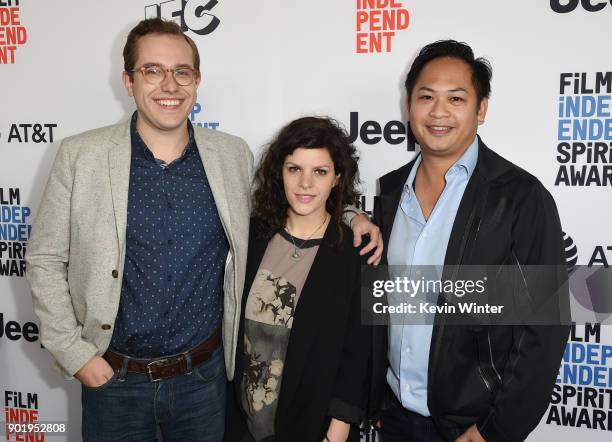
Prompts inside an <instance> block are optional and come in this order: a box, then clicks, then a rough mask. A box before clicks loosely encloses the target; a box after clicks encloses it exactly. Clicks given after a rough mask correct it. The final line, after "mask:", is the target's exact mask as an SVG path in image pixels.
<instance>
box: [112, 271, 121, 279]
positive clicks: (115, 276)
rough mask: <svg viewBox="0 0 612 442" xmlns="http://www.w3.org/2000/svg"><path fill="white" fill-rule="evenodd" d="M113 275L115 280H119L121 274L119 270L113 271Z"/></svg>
mask: <svg viewBox="0 0 612 442" xmlns="http://www.w3.org/2000/svg"><path fill="white" fill-rule="evenodd" d="M111 275H112V276H113V278H115V279H116V278H119V272H118V271H117V270H113V271H112V272H111Z"/></svg>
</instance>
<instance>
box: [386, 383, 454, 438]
mask: <svg viewBox="0 0 612 442" xmlns="http://www.w3.org/2000/svg"><path fill="white" fill-rule="evenodd" d="M390 395H391V396H392V398H391V400H390V404H389V407H388V408H387V409H386V410H384V411H383V413H382V415H381V417H380V424H381V429H380V431H379V434H380V435H381V436H382V440H381V442H446V440H445V439H444V438H443V437H442V435H441V434H440V433H439V432H438V430H437V429H436V426H435V425H434V422H433V420H432V419H431V418H430V417H425V416H421V415H420V414H418V413H414V412H412V411H408V410H406V409H405V408H404V407H403V406H402V404H401V403H400V402H399V401H398V400H397V398H396V397H395V395H394V394H393V393H391V394H390ZM461 433H463V431H460V430H457V437H458V436H459V435H460V434H461Z"/></svg>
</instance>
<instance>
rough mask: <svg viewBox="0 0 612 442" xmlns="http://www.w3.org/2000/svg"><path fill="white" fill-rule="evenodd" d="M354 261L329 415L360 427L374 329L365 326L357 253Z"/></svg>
mask: <svg viewBox="0 0 612 442" xmlns="http://www.w3.org/2000/svg"><path fill="white" fill-rule="evenodd" d="M351 259H352V263H351V266H352V271H351V272H350V275H351V276H352V277H351V278H350V281H347V284H348V285H349V287H350V297H351V299H350V307H349V312H348V320H347V327H346V330H345V334H344V345H343V348H342V355H341V357H340V366H339V370H338V375H337V378H336V383H335V387H334V392H333V395H332V400H331V403H330V407H329V412H328V414H329V416H331V417H334V418H336V419H339V420H341V421H344V422H348V423H352V424H359V423H360V421H361V419H362V418H363V415H364V411H365V410H364V409H365V402H366V398H367V392H368V387H369V383H368V379H367V378H368V376H367V375H368V368H369V364H370V353H371V327H370V326H367V325H362V323H361V310H360V305H361V301H360V297H361V285H360V277H359V275H360V272H361V262H360V258H359V255H358V254H357V252H355V251H354V250H351Z"/></svg>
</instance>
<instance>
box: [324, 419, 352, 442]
mask: <svg viewBox="0 0 612 442" xmlns="http://www.w3.org/2000/svg"><path fill="white" fill-rule="evenodd" d="M350 429H351V426H350V425H349V424H347V423H346V422H342V421H341V420H338V419H335V418H332V420H331V422H330V423H329V428H328V429H327V435H326V436H325V438H324V439H323V442H346V440H347V439H348V435H349V431H350Z"/></svg>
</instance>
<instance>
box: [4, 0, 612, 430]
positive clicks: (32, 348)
mask: <svg viewBox="0 0 612 442" xmlns="http://www.w3.org/2000/svg"><path fill="white" fill-rule="evenodd" d="M151 16H161V17H163V18H167V19H172V20H176V21H177V22H178V23H180V24H181V25H182V27H183V29H184V31H185V32H186V33H187V34H188V35H189V36H190V37H191V38H193V39H194V40H195V42H196V43H197V45H198V47H199V50H200V53H201V57H202V73H203V82H202V84H201V85H200V88H199V91H198V100H197V104H196V105H195V107H194V109H193V112H192V113H191V115H190V119H191V121H192V122H193V123H194V124H196V125H200V126H204V127H208V128H211V129H214V130H222V131H226V132H229V133H232V134H236V135H239V136H241V137H243V138H244V139H245V140H247V142H248V143H249V144H250V146H251V148H252V150H253V151H254V153H255V154H256V155H257V154H258V153H259V152H260V151H261V148H262V147H263V146H265V144H266V143H267V142H268V141H269V140H270V139H271V137H272V136H273V134H274V133H275V131H277V130H278V129H279V128H280V127H281V126H282V125H284V124H285V123H287V122H288V121H290V120H292V119H294V118H297V117H299V116H302V115H308V114H316V115H330V116H332V117H334V118H336V119H337V120H339V121H340V122H342V123H343V124H344V125H345V126H346V128H347V130H348V131H349V132H350V134H351V135H352V137H353V138H354V139H355V143H356V145H357V146H358V148H359V151H360V156H361V163H360V168H361V178H362V181H363V186H362V193H363V196H362V197H361V198H360V204H361V205H362V207H363V208H364V210H366V211H370V210H371V209H372V203H373V196H374V194H375V192H376V179H377V177H379V176H381V175H382V174H384V173H386V172H388V171H390V170H392V169H395V168H397V167H399V166H400V165H402V164H404V163H406V162H407V161H409V160H410V159H411V158H412V157H413V156H414V154H415V152H414V151H412V150H411V147H410V145H409V143H408V140H407V121H406V114H405V111H404V101H405V96H404V94H403V86H402V84H403V81H404V77H405V74H406V72H407V69H408V67H409V65H410V62H411V61H412V59H413V58H414V56H415V55H416V53H417V51H418V50H419V49H420V48H421V47H422V46H423V45H425V44H427V43H429V42H432V41H435V40H439V39H443V38H454V39H457V40H461V41H465V42H467V43H469V44H470V45H471V46H472V47H473V48H474V51H475V53H476V55H478V56H485V57H486V58H488V59H489V60H490V61H491V64H492V65H493V72H494V73H493V92H492V96H491V100H490V103H489V112H488V115H487V121H486V123H485V124H484V125H483V126H481V129H480V135H481V136H482V138H483V139H484V140H485V142H486V143H487V144H488V145H489V147H491V148H493V149H494V150H496V151H497V152H499V153H500V154H501V155H503V156H505V157H506V158H508V159H510V160H511V161H513V162H515V163H516V164H518V165H520V166H521V167H523V168H525V169H527V170H528V171H530V172H531V173H533V174H534V175H536V176H537V177H538V178H539V179H540V180H541V181H542V182H543V183H544V185H545V186H546V188H547V189H548V190H549V191H550V192H551V193H552V194H553V196H554V197H555V199H556V202H557V205H558V208H559V212H560V215H561V220H562V224H563V229H564V232H565V244H566V249H567V256H568V265H570V266H571V265H576V264H578V265H583V266H587V267H588V266H595V265H600V266H601V265H603V266H607V265H608V263H612V233H611V231H610V226H611V225H612V192H611V190H612V142H611V141H612V117H611V112H612V111H611V108H612V103H611V101H612V56H611V55H610V54H611V52H610V41H611V40H612V27H611V26H610V24H611V23H612V1H609V0H511V1H510V0H495V1H492V0H472V1H469V2H467V1H466V2H458V1H454V0H411V1H408V0H334V1H329V0H309V1H298V0H266V1H240V0H169V1H163V2H156V1H155V0H131V1H129V2H127V1H123V0H106V1H103V2H102V1H94V0H56V1H53V2H49V1H42V0H21V1H19V0H0V79H1V90H2V92H1V94H0V401H1V402H2V403H1V404H0V407H1V408H2V415H1V416H0V421H4V422H22V421H26V420H27V421H30V422H36V421H38V422H54V423H56V424H58V426H56V428H55V430H57V432H56V434H52V433H46V434H38V435H32V436H31V437H30V439H28V440H36V441H43V440H58V441H61V440H70V441H75V440H80V413H81V409H80V388H79V385H78V383H77V382H76V381H74V380H73V381H66V380H64V379H63V378H62V377H61V376H60V374H59V373H57V372H55V371H54V369H53V368H52V358H51V357H50V355H49V354H48V353H47V352H46V350H45V349H44V348H42V346H41V344H40V341H39V323H38V319H37V318H36V316H35V315H34V313H33V309H32V301H31V297H30V293H29V289H28V286H27V283H26V280H25V278H24V270H25V261H24V257H25V255H26V253H27V248H28V239H29V237H30V233H31V225H32V220H33V219H34V218H35V217H36V215H37V208H38V205H39V201H40V198H41V194H42V189H43V187H44V185H45V183H46V179H47V176H48V173H49V170H50V167H51V164H52V161H53V158H54V156H55V154H56V151H57V148H58V146H59V144H60V142H61V140H62V139H63V138H64V137H67V136H70V135H73V134H76V133H79V132H82V131H85V130H88V129H91V128H95V127H99V126H104V125H109V124H114V123H117V122H119V121H122V120H125V119H126V118H128V117H129V116H130V115H131V113H132V112H133V109H134V106H133V103H132V100H131V99H130V98H129V97H128V96H127V93H126V91H125V89H124V87H123V84H122V82H121V73H122V66H123V61H122V56H121V51H122V48H123V44H124V42H125V38H126V35H127V32H128V31H129V29H131V28H132V27H133V26H134V25H135V24H136V23H137V22H138V21H139V20H141V19H143V18H145V17H151ZM600 296H612V293H610V294H607V293H606V294H603V295H601V294H600ZM608 305H609V303H608ZM611 313H612V312H606V311H605V309H604V310H603V311H597V312H594V313H593V319H592V321H589V322H588V323H587V324H579V325H576V326H575V327H574V328H573V330H572V336H571V341H570V343H569V344H568V347H567V351H566V353H565V356H564V359H563V361H562V364H561V367H560V371H559V377H558V380H557V385H556V387H555V390H554V392H553V395H552V397H551V403H550V407H549V409H548V411H547V412H546V414H545V415H544V417H543V419H542V421H541V423H540V425H539V426H538V427H537V429H536V430H535V431H534V432H533V433H532V435H531V436H530V437H529V440H530V441H568V442H569V441H575V440H582V441H608V440H610V435H611V433H610V432H611V431H612V328H611V327H610V326H606V325H605V323H609V322H610V321H609V317H610V314H611ZM602 323H604V324H602ZM524 400H525V401H526V402H527V401H529V397H525V399H524ZM60 424H63V425H64V427H61V425H60ZM1 440H7V441H13V440H24V439H19V437H16V435H15V434H10V433H8V432H6V431H5V426H4V425H3V426H2V428H0V441H1Z"/></svg>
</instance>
